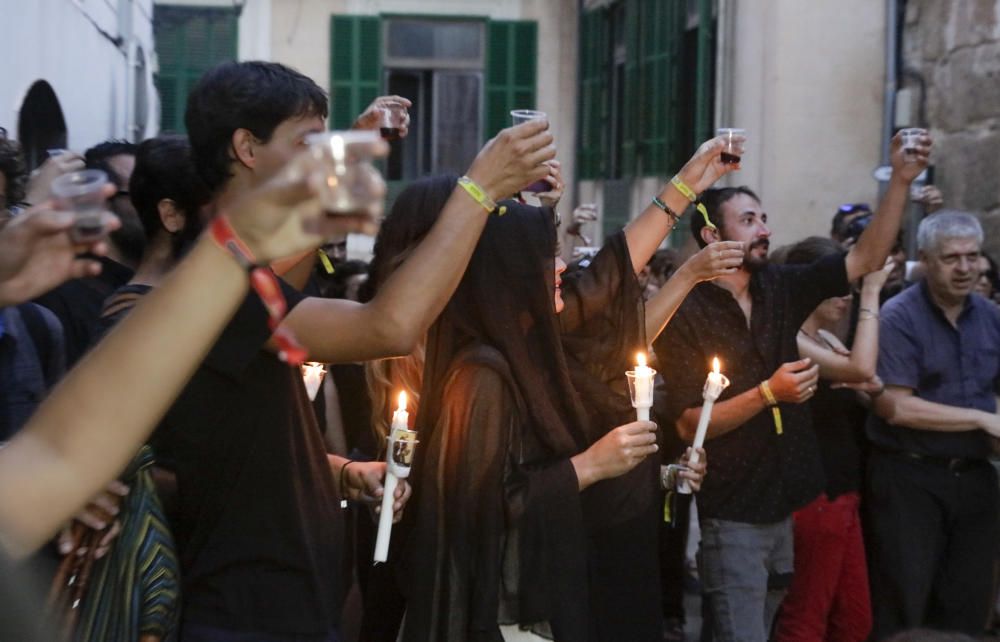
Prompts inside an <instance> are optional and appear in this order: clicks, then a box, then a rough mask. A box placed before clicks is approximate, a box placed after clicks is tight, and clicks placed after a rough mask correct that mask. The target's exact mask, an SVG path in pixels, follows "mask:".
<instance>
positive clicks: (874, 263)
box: [845, 134, 931, 281]
mask: <svg viewBox="0 0 1000 642" xmlns="http://www.w3.org/2000/svg"><path fill="white" fill-rule="evenodd" d="M891 147H892V155H891V159H892V177H891V178H890V179H889V186H888V187H887V188H886V190H885V195H884V196H883V197H882V201H881V202H880V203H879V205H878V209H877V210H876V212H875V215H874V216H872V221H871V223H869V224H868V227H867V229H865V231H864V232H863V233H862V234H861V236H860V237H859V238H858V242H857V244H856V245H855V246H854V247H853V248H851V251H850V252H849V253H848V254H847V258H846V259H845V260H846V261H847V280H848V281H854V280H855V279H860V278H861V277H862V276H864V275H865V274H868V273H869V272H874V271H875V270H878V269H880V268H881V267H882V265H883V264H884V263H885V259H886V257H888V256H889V252H890V251H891V250H892V246H893V245H894V244H895V243H896V235H897V234H899V228H900V225H901V223H902V220H903V211H904V210H905V208H906V199H907V196H908V193H909V189H910V183H912V182H913V179H915V178H916V177H917V176H919V175H920V173H921V172H922V171H924V169H926V168H927V163H928V156H929V155H930V152H931V138H930V136H927V135H924V136H922V137H921V139H920V144H918V145H917V147H916V153H915V155H914V157H911V158H908V157H907V156H906V154H905V152H904V151H903V144H902V138H901V137H900V135H899V134H896V135H895V136H893V138H892V146H891Z"/></svg>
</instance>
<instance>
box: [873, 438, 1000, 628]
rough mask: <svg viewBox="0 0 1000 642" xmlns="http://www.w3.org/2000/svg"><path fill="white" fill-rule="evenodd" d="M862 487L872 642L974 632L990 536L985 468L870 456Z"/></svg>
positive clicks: (988, 574)
mask: <svg viewBox="0 0 1000 642" xmlns="http://www.w3.org/2000/svg"><path fill="white" fill-rule="evenodd" d="M868 484H869V493H868V497H867V498H866V500H867V510H868V512H869V525H870V527H871V529H872V533H871V534H870V535H871V537H870V542H871V545H872V549H873V550H871V551H869V553H870V558H871V561H870V568H871V583H872V611H873V615H874V621H875V622H874V624H875V626H874V630H873V639H875V640H881V639H883V638H885V637H887V636H889V635H892V634H893V633H896V632H898V631H903V630H906V629H909V628H913V627H917V626H924V627H929V628H933V629H938V630H943V631H960V632H963V633H968V634H973V635H975V634H980V633H982V632H983V630H984V629H985V628H986V624H987V619H988V618H989V615H990V612H991V604H990V602H991V599H992V594H993V590H992V589H993V562H994V558H995V554H996V550H997V536H998V500H1000V490H998V487H997V475H996V472H995V471H994V469H993V466H992V465H990V464H989V462H986V461H982V462H976V463H973V464H970V465H968V466H967V467H964V468H962V469H961V470H949V469H948V468H946V467H944V466H940V465H937V464H933V463H929V462H925V461H920V460H916V459H912V458H910V457H908V456H907V455H905V454H895V453H886V452H873V453H872V455H871V458H870V459H869V470H868Z"/></svg>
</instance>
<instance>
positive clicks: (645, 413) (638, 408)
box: [625, 352, 656, 421]
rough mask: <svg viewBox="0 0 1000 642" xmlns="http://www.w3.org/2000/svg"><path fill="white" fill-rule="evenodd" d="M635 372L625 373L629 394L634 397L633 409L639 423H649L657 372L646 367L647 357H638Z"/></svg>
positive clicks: (643, 355) (640, 354)
mask: <svg viewBox="0 0 1000 642" xmlns="http://www.w3.org/2000/svg"><path fill="white" fill-rule="evenodd" d="M635 359H636V366H635V370H629V371H628V372H626V373H625V377H626V378H627V379H628V388H629V394H630V395H631V396H632V407H633V408H635V415H636V418H637V419H638V420H639V421H649V409H650V408H652V407H653V377H655V376H656V370H653V369H652V368H650V367H649V366H647V365H646V355H645V354H643V353H641V352H640V353H639V354H637V355H636V358H635Z"/></svg>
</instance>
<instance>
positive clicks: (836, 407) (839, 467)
mask: <svg viewBox="0 0 1000 642" xmlns="http://www.w3.org/2000/svg"><path fill="white" fill-rule="evenodd" d="M809 407H810V409H811V410H812V421H813V428H814V429H815V431H816V440H817V441H818V442H819V452H820V456H821V457H822V458H823V470H824V471H825V472H826V496H827V497H828V498H830V499H833V498H835V497H837V496H839V495H843V494H844V493H850V492H857V491H858V490H859V489H860V488H861V470H862V464H861V457H862V444H863V443H864V426H865V416H866V413H865V409H864V407H863V406H862V405H861V404H860V403H858V400H857V397H856V395H855V394H854V391H853V390H846V389H838V390H833V389H831V388H830V382H829V381H826V380H820V382H819V386H818V388H817V390H816V395H815V396H814V397H813V398H812V399H810V400H809Z"/></svg>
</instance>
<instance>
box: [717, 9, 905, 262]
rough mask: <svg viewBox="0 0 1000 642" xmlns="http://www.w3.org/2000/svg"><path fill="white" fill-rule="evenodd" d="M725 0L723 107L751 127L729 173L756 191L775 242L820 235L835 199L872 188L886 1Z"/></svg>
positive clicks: (861, 195) (857, 197) (869, 197)
mask: <svg viewBox="0 0 1000 642" xmlns="http://www.w3.org/2000/svg"><path fill="white" fill-rule="evenodd" d="M728 5H729V6H730V7H732V9H733V10H734V11H735V16H734V18H735V23H734V29H733V32H732V35H733V40H732V49H731V51H730V53H729V56H730V57H729V58H728V59H724V60H723V61H722V67H721V69H720V71H721V72H722V73H721V74H720V79H719V82H720V91H719V92H718V93H719V95H720V96H730V98H729V101H730V102H729V104H726V105H720V106H719V112H720V113H723V114H727V115H731V118H732V121H731V123H725V124H727V125H732V126H736V127H745V128H747V130H748V136H749V142H748V145H747V153H746V155H745V156H744V160H743V163H742V164H743V167H744V169H743V170H742V171H741V172H739V173H737V174H736V175H735V176H734V178H733V179H732V180H731V181H730V182H731V183H733V184H746V185H749V186H750V187H751V188H753V189H754V190H755V191H757V192H758V194H760V196H761V199H762V201H763V205H764V207H765V209H766V210H767V212H768V215H769V217H770V219H771V221H772V232H773V237H772V247H776V246H777V245H781V244H784V243H789V242H793V241H796V240H799V239H801V238H803V237H805V236H808V235H813V234H819V235H826V234H828V233H829V228H830V219H831V218H832V216H833V213H834V211H835V210H836V208H837V206H838V205H840V204H842V203H848V202H857V201H869V202H873V201H874V200H875V199H876V198H877V192H878V186H877V184H876V183H875V181H874V180H873V179H872V176H871V172H872V170H873V169H874V168H875V167H876V166H877V165H878V163H879V150H880V138H881V123H882V121H881V118H882V104H883V99H882V91H883V82H884V76H885V63H884V42H885V19H886V18H885V3H884V2H876V1H874V0H838V1H837V2H802V1H801V0H729V2H728ZM721 54H722V52H721V51H720V55H721ZM725 83H730V84H729V86H728V87H727V86H725ZM873 204H874V203H873Z"/></svg>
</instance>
